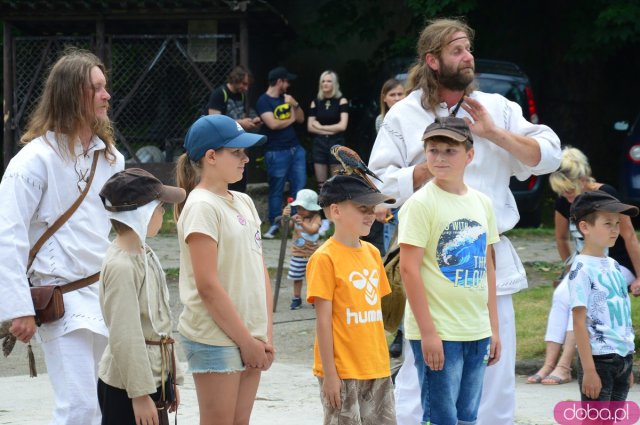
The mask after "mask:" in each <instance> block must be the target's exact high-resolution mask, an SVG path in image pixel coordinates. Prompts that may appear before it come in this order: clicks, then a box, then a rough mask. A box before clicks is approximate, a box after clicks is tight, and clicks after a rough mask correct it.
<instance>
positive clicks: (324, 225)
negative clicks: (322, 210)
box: [318, 218, 331, 238]
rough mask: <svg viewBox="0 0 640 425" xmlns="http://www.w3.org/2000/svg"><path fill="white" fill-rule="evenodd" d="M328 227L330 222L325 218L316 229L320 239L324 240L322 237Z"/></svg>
mask: <svg viewBox="0 0 640 425" xmlns="http://www.w3.org/2000/svg"><path fill="white" fill-rule="evenodd" d="M330 226H331V222H330V221H329V220H328V219H326V218H325V219H324V220H322V223H321V224H320V229H318V234H320V237H323V238H324V235H326V234H327V232H328V231H329V227H330Z"/></svg>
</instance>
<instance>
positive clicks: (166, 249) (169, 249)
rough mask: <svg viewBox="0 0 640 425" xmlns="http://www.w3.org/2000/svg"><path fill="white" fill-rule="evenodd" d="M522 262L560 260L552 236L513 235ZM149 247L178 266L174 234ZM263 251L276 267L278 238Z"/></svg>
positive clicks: (163, 260)
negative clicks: (524, 236) (522, 236)
mask: <svg viewBox="0 0 640 425" xmlns="http://www.w3.org/2000/svg"><path fill="white" fill-rule="evenodd" d="M511 240H512V243H513V246H514V247H515V249H516V251H517V252H518V255H519V256H520V259H521V260H522V262H525V263H526V262H533V261H544V262H556V261H560V258H559V257H558V252H557V251H556V246H555V242H554V240H553V237H552V236H548V237H540V236H535V237H527V238H521V237H514V238H512V239H511ZM147 242H148V243H149V245H150V246H151V248H153V250H154V251H155V252H156V254H158V256H159V257H160V262H161V263H162V266H163V267H164V268H165V269H169V268H178V267H179V266H180V261H179V258H178V252H179V247H178V239H177V236H176V235H158V236H156V237H155V238H150V239H148V240H147ZM262 247H263V253H264V257H265V261H266V263H267V267H269V268H276V267H278V256H279V254H280V239H263V240H262ZM284 264H285V267H287V266H288V264H289V249H288V247H287V251H286V255H285V263H284Z"/></svg>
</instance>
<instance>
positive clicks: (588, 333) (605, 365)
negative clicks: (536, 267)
mask: <svg viewBox="0 0 640 425" xmlns="http://www.w3.org/2000/svg"><path fill="white" fill-rule="evenodd" d="M570 213H571V218H572V219H573V222H574V223H576V226H577V227H578V231H579V232H580V233H582V235H583V236H584V247H583V249H582V251H581V252H580V254H578V255H577V256H576V258H575V260H573V265H572V266H571V271H570V272H569V293H570V297H571V310H572V314H573V332H574V333H575V336H576V343H577V345H578V353H579V355H580V365H581V367H580V368H579V369H578V383H579V384H580V395H581V398H582V400H583V401H588V400H599V401H624V400H626V398H627V393H628V392H629V386H630V383H629V378H630V375H631V371H632V366H633V353H634V349H635V345H634V333H633V325H632V323H631V303H630V300H629V294H628V292H627V283H626V280H625V278H624V276H623V275H622V273H621V272H620V267H619V265H618V263H617V262H616V260H614V259H613V258H611V257H608V256H607V249H608V248H610V247H612V246H613V245H614V244H615V242H616V239H617V238H618V236H619V235H620V214H624V215H628V216H631V217H634V216H636V215H638V208H637V207H634V206H633V205H627V204H623V203H622V202H620V201H619V200H618V199H616V198H615V197H613V196H611V195H609V194H608V193H606V192H604V191H602V190H594V191H591V192H584V193H582V194H580V195H578V196H577V197H576V199H575V200H574V201H573V203H572V204H571V210H570Z"/></svg>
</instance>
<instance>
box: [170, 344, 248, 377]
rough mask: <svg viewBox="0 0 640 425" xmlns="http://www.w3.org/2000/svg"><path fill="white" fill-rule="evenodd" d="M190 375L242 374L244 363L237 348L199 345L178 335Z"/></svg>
mask: <svg viewBox="0 0 640 425" xmlns="http://www.w3.org/2000/svg"><path fill="white" fill-rule="evenodd" d="M180 343H181V344H182V349H183V350H184V353H185V355H186V356H187V362H188V363H189V372H191V373H211V372H216V373H232V372H242V371H243V370H244V363H242V357H241V356H240V349H239V348H238V347H233V346H231V347H229V346H220V345H208V344H201V343H199V342H195V341H192V340H190V339H189V338H186V337H185V336H184V335H180Z"/></svg>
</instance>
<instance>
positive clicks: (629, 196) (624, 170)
mask: <svg viewBox="0 0 640 425" xmlns="http://www.w3.org/2000/svg"><path fill="white" fill-rule="evenodd" d="M614 129H615V130H617V131H624V132H625V133H626V135H625V140H624V156H623V158H622V166H621V167H620V176H619V178H620V180H619V181H620V185H619V189H620V196H621V197H622V199H623V200H624V201H625V202H630V203H632V204H635V205H640V115H638V117H637V118H636V120H635V122H634V123H633V125H631V127H629V123H628V122H627V121H621V122H617V123H616V124H615V126H614Z"/></svg>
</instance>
